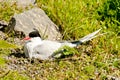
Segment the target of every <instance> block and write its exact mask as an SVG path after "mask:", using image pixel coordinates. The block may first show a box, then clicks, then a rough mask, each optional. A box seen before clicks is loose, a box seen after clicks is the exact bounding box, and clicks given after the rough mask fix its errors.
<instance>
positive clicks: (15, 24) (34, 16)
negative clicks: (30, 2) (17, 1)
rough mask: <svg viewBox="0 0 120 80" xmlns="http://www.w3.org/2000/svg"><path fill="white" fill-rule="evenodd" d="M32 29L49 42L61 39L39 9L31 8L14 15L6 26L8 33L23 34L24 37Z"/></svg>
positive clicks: (55, 27) (56, 28) (54, 26)
mask: <svg viewBox="0 0 120 80" xmlns="http://www.w3.org/2000/svg"><path fill="white" fill-rule="evenodd" d="M34 28H35V29H37V30H38V31H39V32H40V35H41V36H42V37H43V36H44V37H47V39H49V40H57V39H58V38H60V37H61V34H60V32H59V29H58V27H57V26H56V25H55V24H54V23H53V22H52V21H51V20H50V19H49V17H48V16H47V15H46V14H45V12H44V11H43V10H42V9H40V8H33V9H31V10H28V11H25V12H23V13H21V14H16V15H14V16H13V18H12V19H11V20H10V22H9V24H8V29H9V31H12V30H13V29H14V30H15V31H20V32H23V33H24V34H25V35H26V36H28V34H29V33H30V32H32V31H34Z"/></svg>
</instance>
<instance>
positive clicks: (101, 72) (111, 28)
mask: <svg viewBox="0 0 120 80" xmlns="http://www.w3.org/2000/svg"><path fill="white" fill-rule="evenodd" d="M118 3H119V0H115V1H114V0H113V1H112V0H92V1H91V0H84V1H83V0H37V6H38V7H40V8H42V9H43V10H44V11H45V12H46V14H47V15H48V16H49V17H50V18H51V20H52V21H54V23H56V24H57V25H58V27H59V28H60V31H61V34H62V35H63V39H65V40H78V39H79V38H81V37H83V36H85V35H87V34H89V33H91V32H93V31H95V30H97V29H99V28H102V31H101V33H103V32H107V34H106V35H103V36H100V37H97V38H95V39H93V40H92V41H90V42H88V43H84V44H83V45H80V46H79V47H78V49H70V48H67V49H68V50H67V52H65V53H64V54H65V55H68V54H71V53H73V55H72V56H69V57H66V58H62V59H60V60H59V59H58V60H55V61H53V62H52V61H43V62H42V63H39V64H38V63H37V64H36V63H33V64H31V67H28V69H27V70H26V74H28V77H29V78H31V79H32V78H33V77H32V75H33V74H29V73H30V71H31V70H33V71H40V72H38V74H35V75H33V76H34V78H35V79H40V78H41V79H48V80H59V79H60V80H67V79H70V80H73V79H76V80H89V79H93V80H106V79H109V77H110V76H111V77H112V78H113V77H116V78H118V77H119V76H120V71H119V69H120V67H119V65H120V61H119V59H120V50H119V49H120V27H119V26H120V24H119V19H118V16H119V15H118V13H119V7H120V5H119V4H118ZM111 4H116V5H117V6H114V8H111V7H110V5H111ZM0 12H1V14H0V19H1V20H5V21H9V20H10V17H11V16H12V15H13V14H14V13H19V12H22V9H18V8H17V7H16V5H12V6H10V5H9V4H8V3H7V4H0ZM73 51H75V52H73ZM8 52H9V51H8ZM2 53H4V52H1V54H2ZM9 53H10V52H9ZM74 53H77V54H74ZM10 74H11V73H10ZM13 74H16V73H13ZM16 75H18V76H19V73H17V74H16ZM6 77H7V78H6ZM6 77H5V78H3V79H8V78H9V77H10V76H9V75H7V76H6ZM11 77H12V76H11ZM17 79H18V78H17ZM13 80H15V79H13Z"/></svg>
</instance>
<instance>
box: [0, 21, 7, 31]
mask: <svg viewBox="0 0 120 80" xmlns="http://www.w3.org/2000/svg"><path fill="white" fill-rule="evenodd" d="M7 25H8V23H7V22H6V21H2V20H0V30H3V29H4V28H5V27H7Z"/></svg>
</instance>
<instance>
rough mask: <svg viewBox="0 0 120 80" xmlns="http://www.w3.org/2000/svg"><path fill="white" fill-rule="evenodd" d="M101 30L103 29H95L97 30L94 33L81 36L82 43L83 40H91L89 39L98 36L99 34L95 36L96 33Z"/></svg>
mask: <svg viewBox="0 0 120 80" xmlns="http://www.w3.org/2000/svg"><path fill="white" fill-rule="evenodd" d="M100 30H101V29H98V30H97V31H95V32H93V33H90V34H88V35H86V36H84V37H83V38H81V39H80V40H79V41H80V42H81V43H83V42H86V41H89V40H91V39H93V38H95V37H97V36H95V35H96V34H97V33H98V32H100Z"/></svg>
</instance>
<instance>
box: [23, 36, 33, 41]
mask: <svg viewBox="0 0 120 80" xmlns="http://www.w3.org/2000/svg"><path fill="white" fill-rule="evenodd" d="M30 39H31V38H30V37H28V36H27V37H25V38H24V39H23V40H30Z"/></svg>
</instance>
